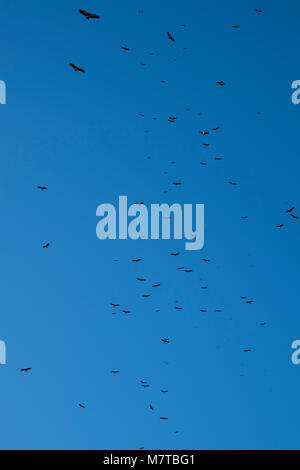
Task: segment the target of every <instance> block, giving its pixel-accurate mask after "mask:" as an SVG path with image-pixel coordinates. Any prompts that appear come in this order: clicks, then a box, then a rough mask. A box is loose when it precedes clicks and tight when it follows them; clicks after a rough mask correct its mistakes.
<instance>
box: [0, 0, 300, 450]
mask: <svg viewBox="0 0 300 470" xmlns="http://www.w3.org/2000/svg"><path fill="white" fill-rule="evenodd" d="M0 6H1V17H0V37H1V44H2V47H1V71H0V79H1V80H4V81H5V82H6V84H7V105H6V106H0V116H1V160H0V194H1V199H0V200H1V231H0V246H1V271H0V281H1V283H0V285H1V295H0V311H1V323H0V339H2V340H4V341H5V342H6V344H7V365H5V366H0V381H1V382H0V383H1V385H0V415H1V436H0V446H1V449H136V448H139V447H142V446H143V447H145V448H146V449H151V448H152V449H219V448H222V449H231V448H235V449H253V448H256V449H262V448H263V449H264V448H268V449H278V448H284V449H288V448H294V449H298V448H300V439H299V422H300V408H299V390H298V388H299V386H300V366H299V367H296V366H294V365H292V363H291V354H292V350H291V343H292V341H293V340H295V339H298V338H300V320H299V307H298V305H299V301H298V297H299V293H298V286H299V281H298V273H299V262H300V256H299V247H298V244H299V223H298V221H295V220H293V219H292V218H291V217H290V216H288V215H286V214H285V213H284V211H285V210H286V209H288V208H289V207H290V206H291V205H296V211H295V213H296V214H297V213H298V215H300V200H299V167H300V165H299V120H300V106H295V105H293V104H292V103H291V99H290V96H291V83H292V81H293V80H296V79H300V70H299V58H298V55H297V45H298V37H299V17H300V5H299V2H297V1H296V0H289V1H287V2H284V3H282V1H279V0H261V1H255V2H253V1H249V0H244V1H243V2H241V1H238V0H236V1H232V0H231V1H229V2H228V1H221V0H215V1H214V2H199V1H196V0H194V1H191V0H187V1H185V2H178V1H171V0H165V1H161V0H151V1H146V0H140V1H135V0H134V1H130V2H122V1H120V0H116V1H114V2H111V1H108V0H104V1H101V2H100V1H97V0H87V1H81V2H77V3H76V2H74V1H69V0H68V1H67V0H64V1H63V2H62V1H58V0H56V1H52V2H41V1H38V0H30V1H27V2H23V1H10V2H4V1H1V5H0ZM78 8H84V9H86V10H88V11H92V12H95V13H99V14H100V15H101V19H100V20H97V21H93V20H90V21H86V19H85V18H84V17H82V16H81V15H79V14H78V12H77V9H78ZM254 8H261V9H263V10H264V13H263V14H262V15H258V14H256V13H255V12H254V11H253V10H254ZM141 9H142V10H144V14H138V13H137V11H138V10H141ZM182 23H185V24H186V27H185V28H183V27H181V26H180V25H181V24H182ZM233 24H239V25H240V29H238V30H234V29H232V27H231V26H232V25H233ZM166 31H170V32H171V33H172V34H173V35H174V37H175V38H176V42H175V43H172V42H171V41H169V40H168V38H167V36H166ZM121 45H125V46H128V47H130V48H131V51H130V52H128V53H126V52H124V51H122V50H121V48H120V46H121ZM184 47H186V48H187V50H186V51H184V50H183V48H184ZM149 52H154V53H155V55H154V56H149V55H148V53H149ZM174 58H176V59H177V60H176V62H175V61H174V60H173V59H174ZM69 62H74V63H76V64H77V65H79V66H82V67H84V68H85V69H86V74H80V73H74V72H73V70H72V69H71V68H70V67H69V65H68V63H69ZM141 62H145V63H147V66H146V67H141V66H140V63H141ZM161 80H166V81H167V83H166V84H162V83H161ZM217 80H224V81H225V82H226V83H227V86H225V87H219V86H217V85H216V81H217ZM186 108H191V111H190V112H187V111H186ZM258 111H259V112H261V113H262V114H261V115H259V114H257V112H258ZM138 113H144V114H145V117H144V118H139V117H138ZM198 113H202V114H201V115H199V114H198ZM168 116H177V122H176V124H174V125H171V124H169V123H168V121H167V118H168ZM152 117H157V121H154V120H152ZM216 126H220V127H221V129H220V130H219V131H218V132H216V133H213V134H211V135H209V136H207V137H206V138H203V137H202V136H201V135H200V134H199V130H200V129H203V130H207V129H208V130H209V129H211V128H212V127H216ZM146 130H148V131H149V132H148V133H146V132H145V131H146ZM205 142H208V143H210V144H211V146H210V147H207V148H205V147H203V146H202V143H205ZM147 156H151V159H147ZM219 156H222V157H223V160H222V161H215V159H214V158H215V157H219ZM172 160H174V161H176V164H174V165H171V164H170V163H169V162H170V161H172ZM200 161H205V162H207V166H206V167H204V166H201V165H200V163H199V162H200ZM165 171H166V172H167V174H164V172H165ZM176 180H178V181H182V183H183V184H182V186H181V187H180V188H175V189H173V190H172V191H171V192H168V193H167V194H163V191H164V190H166V189H168V188H170V187H171V186H172V185H171V183H172V181H176ZM230 180H232V181H236V182H237V183H238V186H237V187H232V186H230V185H229V184H228V181H230ZM37 185H46V186H48V188H49V189H48V191H45V192H39V191H38V190H37V189H36V186H37ZM123 194H125V195H128V198H129V203H133V202H136V201H144V202H145V203H146V204H151V203H158V202H160V203H162V202H167V203H173V202H178V203H182V204H183V203H193V204H196V203H204V204H205V211H206V212H205V217H206V219H205V225H206V228H205V232H206V233H205V237H206V239H205V247H204V249H203V250H202V251H199V252H187V251H185V250H184V242H183V241H172V240H171V241H151V240H149V241H106V242H101V241H100V240H98V239H97V238H96V234H95V229H96V223H97V219H96V216H95V213H96V207H97V206H98V205H99V204H101V203H105V202H109V203H113V204H117V199H118V196H119V195H123ZM243 215H248V216H249V219H248V220H246V221H245V220H241V219H240V217H241V216H243ZM280 223H285V227H284V228H283V229H281V230H280V229H276V228H275V226H276V225H277V224H280ZM48 241H49V242H50V243H51V245H50V247H49V249H48V250H43V249H42V248H41V246H42V244H44V243H46V242H48ZM173 251H180V252H181V255H180V256H179V257H177V258H173V257H171V256H170V253H171V252H173ZM139 257H141V258H143V261H142V262H141V263H139V264H135V263H132V262H131V261H130V260H131V259H133V258H139ZM203 257H209V258H211V260H212V261H211V263H203V261H201V260H202V258H203ZM114 259H119V262H118V263H115V262H113V260H114ZM178 266H185V267H186V268H191V269H193V272H192V273H191V274H187V273H184V272H182V271H178V270H177V269H176V268H177V267H178ZM136 277H146V278H147V280H148V282H147V284H146V285H145V284H142V283H138V282H137V281H136ZM157 282H160V283H161V284H162V286H161V287H160V288H159V289H151V287H150V286H151V285H152V284H154V283H157ZM201 285H202V286H203V285H207V286H208V289H207V290H206V291H204V290H202V289H200V286H201ZM148 292H150V293H151V294H152V297H150V298H149V299H143V298H142V297H141V296H142V294H144V293H148ZM242 295H245V296H247V297H248V298H250V299H254V300H255V303H254V304H252V305H245V304H243V303H241V301H240V296H242ZM176 300H178V302H179V305H180V306H182V307H183V310H182V311H179V310H175V308H174V307H175V301H176ZM111 302H116V303H120V304H121V305H122V307H123V308H128V309H129V310H131V311H132V314H131V315H124V314H122V313H118V314H117V315H115V316H113V315H112V312H113V311H114V310H113V309H112V307H110V303H111ZM200 308H202V309H203V308H204V309H207V310H208V312H207V314H202V313H200V312H199V310H200ZM157 309H160V312H155V310H157ZM216 309H222V310H223V312H222V313H216V312H215V310H216ZM262 321H266V322H267V325H266V326H265V327H261V326H259V323H260V322H262ZM162 337H169V338H171V343H170V344H167V345H166V344H163V343H162V342H161V341H160V338H162ZM248 347H249V348H251V349H252V352H251V353H250V354H245V353H243V349H245V348H248ZM166 363H167V364H166ZM22 367H32V371H31V372H30V373H28V374H22V373H21V372H19V369H20V368H22ZM113 369H119V370H120V371H121V372H120V374H119V375H116V376H115V375H113V374H111V373H110V371H111V370H113ZM139 380H148V382H149V383H150V385H151V387H150V388H148V389H143V388H141V386H140V384H139ZM164 388H166V389H168V390H169V393H168V394H162V393H161V392H160V390H161V389H164ZM79 402H80V403H84V404H86V406H87V407H86V409H84V410H83V409H80V408H79V407H78V403H79ZM150 403H151V404H152V405H153V406H154V407H155V411H154V412H151V411H150V410H149V404H150ZM160 416H167V417H169V420H168V421H161V420H160V419H159V417H160ZM174 431H178V432H179V434H174Z"/></svg>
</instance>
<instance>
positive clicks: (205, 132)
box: [21, 8, 299, 449]
mask: <svg viewBox="0 0 300 470" xmlns="http://www.w3.org/2000/svg"><path fill="white" fill-rule="evenodd" d="M78 12H79V14H80V15H82V16H83V17H85V18H86V19H87V20H99V19H100V15H98V14H96V13H91V12H88V11H86V10H83V9H80V10H78ZM254 12H255V13H256V14H263V10H260V9H256V8H255V9H254ZM138 13H139V14H143V13H144V11H143V10H139V11H138ZM181 26H182V27H185V25H184V24H182V25H181ZM239 27H240V25H237V24H236V25H232V28H234V29H236V28H239ZM166 38H167V39H168V40H170V41H172V42H176V38H175V37H174V35H173V34H172V33H170V32H169V31H167V32H166ZM120 47H121V49H122V50H123V51H124V52H129V51H130V48H129V47H128V46H125V45H121V46H120ZM184 49H186V48H184ZM149 55H154V53H153V52H150V53H149ZM174 60H176V59H174ZM69 65H70V67H72V69H73V70H74V71H75V72H80V73H85V72H86V70H85V69H84V68H82V67H81V66H78V65H76V64H74V63H73V62H70V63H69ZM141 65H142V66H146V64H145V63H142V64H141ZM161 81H162V82H163V83H165V80H161ZM216 85H218V86H220V87H223V86H226V82H225V81H223V80H218V81H216ZM186 111H190V108H186ZM258 114H260V112H258ZM139 117H141V118H143V117H145V115H144V114H142V113H140V114H139ZM152 119H153V120H156V118H155V117H153V118H152ZM176 119H177V118H176V116H169V117H168V122H169V123H170V124H176ZM219 129H220V126H216V127H214V128H212V129H210V130H200V131H199V133H200V134H201V135H202V136H204V137H205V136H208V135H210V134H211V133H215V132H217V131H218V130H219ZM146 132H147V131H146ZM202 145H203V146H209V145H210V144H209V143H203V144H202ZM148 158H151V157H148ZM215 160H217V161H220V160H222V157H216V158H215ZM170 163H172V164H174V163H175V162H174V161H173V162H170ZM200 164H201V165H207V163H206V162H200ZM228 184H230V185H231V186H238V183H237V182H235V181H228ZM181 185H182V183H181V182H180V181H173V183H172V186H173V187H175V188H176V187H179V186H181ZM37 189H39V190H40V191H46V190H47V189H48V188H47V186H40V185H39V186H37ZM171 190H172V188H168V189H166V190H165V191H164V193H167V192H168V191H171ZM136 204H141V205H142V204H144V203H143V202H138V203H136ZM285 212H286V215H288V216H290V217H291V218H292V219H294V220H296V219H298V218H299V217H298V216H297V215H296V214H295V206H293V207H290V208H289V209H287V210H286V211H285ZM241 219H248V216H247V215H243V216H241ZM284 226H285V224H284V223H280V224H278V225H276V226H275V227H276V228H283V227H284ZM49 247H50V242H47V243H45V244H43V245H42V248H43V249H47V248H49ZM170 256H172V257H174V258H176V259H177V257H179V256H180V252H175V253H170ZM114 261H115V262H118V260H117V259H115V260H114ZM131 261H132V262H133V263H141V262H142V261H143V259H142V258H136V259H132V260H131ZM202 261H203V262H204V263H210V262H211V259H210V258H203V259H202ZM176 269H177V270H179V271H183V272H185V273H192V272H193V270H192V269H190V268H189V267H186V266H181V265H180V266H177V267H176ZM136 280H137V282H139V283H144V284H145V285H146V283H147V279H146V278H145V277H140V276H139V277H136ZM150 286H151V289H158V288H159V287H160V286H161V283H160V282H154V283H152V282H151V284H150ZM200 287H201V289H203V290H205V289H207V288H208V286H206V285H202V286H200ZM151 295H152V294H151V293H150V292H145V293H144V294H142V298H145V299H146V298H149V297H151ZM240 301H241V302H244V303H245V304H247V305H251V304H253V303H254V300H253V299H251V298H248V297H246V296H244V295H243V296H240ZM110 307H112V308H113V312H112V315H117V313H118V312H122V313H123V314H125V315H130V314H131V313H132V312H131V310H130V309H129V308H128V307H126V306H121V304H120V303H119V302H118V301H112V302H111V304H110ZM174 308H175V309H176V310H183V307H182V306H181V305H178V301H176V302H175V306H174ZM159 311H160V310H156V312H159ZM200 312H201V313H206V312H207V309H206V308H201V309H200ZM215 312H216V313H221V312H222V309H220V308H218V309H215ZM259 325H260V326H262V327H263V326H265V325H266V322H260V323H259ZM161 342H162V343H164V344H170V342H171V339H170V338H168V337H162V338H161ZM251 351H252V349H251V348H245V349H243V352H244V353H251ZM31 370H32V369H31V367H26V368H22V369H21V372H24V373H28V372H30V371H31ZM111 373H112V374H114V375H117V374H119V373H120V370H112V371H111ZM140 385H141V387H142V388H145V389H146V388H149V387H150V384H149V383H148V381H146V380H140ZM161 393H164V394H167V393H168V390H167V389H162V390H161ZM78 406H79V407H80V408H85V407H86V405H85V404H83V403H78ZM148 407H149V409H150V411H151V412H154V411H155V407H154V406H153V404H152V403H149V404H148ZM160 419H161V420H167V419H168V417H166V416H160ZM174 433H175V434H178V431H175V432H174ZM141 449H142V448H141Z"/></svg>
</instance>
